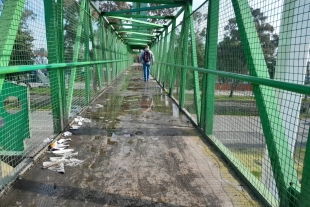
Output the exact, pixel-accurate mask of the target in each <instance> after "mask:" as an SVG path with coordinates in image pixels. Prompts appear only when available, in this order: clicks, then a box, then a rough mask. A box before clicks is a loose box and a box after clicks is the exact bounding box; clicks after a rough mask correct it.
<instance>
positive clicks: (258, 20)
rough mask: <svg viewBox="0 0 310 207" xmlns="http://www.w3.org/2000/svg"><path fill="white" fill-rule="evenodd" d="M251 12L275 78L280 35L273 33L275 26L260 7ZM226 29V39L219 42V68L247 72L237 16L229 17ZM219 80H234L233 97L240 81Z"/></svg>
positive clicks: (224, 80) (222, 79)
mask: <svg viewBox="0 0 310 207" xmlns="http://www.w3.org/2000/svg"><path fill="white" fill-rule="evenodd" d="M251 12H252V16H253V18H254V19H253V20H254V24H255V27H256V31H257V34H258V38H259V40H260V44H261V47H262V51H263V54H264V58H265V62H266V65H267V70H268V72H269V75H270V78H273V76H274V70H275V62H276V48H277V46H278V41H279V36H278V35H277V34H273V32H274V27H273V26H272V25H270V24H269V23H267V22H266V20H267V18H268V17H267V16H264V14H263V12H261V10H260V9H253V8H251ZM224 30H225V31H226V33H225V34H224V39H223V40H222V41H221V42H219V44H218V59H217V69H218V70H222V71H229V72H233V73H239V74H247V73H248V68H247V64H246V59H245V54H244V51H243V47H242V43H241V38H240V33H239V30H238V26H237V21H236V18H232V19H229V20H228V24H227V25H226V26H225V27H224ZM219 80H220V81H222V82H226V81H229V82H232V86H231V91H230V94H229V97H232V96H233V91H234V90H235V88H236V87H237V85H238V83H239V81H238V80H236V79H226V78H219Z"/></svg>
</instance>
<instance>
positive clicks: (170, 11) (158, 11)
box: [148, 3, 177, 24]
mask: <svg viewBox="0 0 310 207" xmlns="http://www.w3.org/2000/svg"><path fill="white" fill-rule="evenodd" d="M161 5H162V4H155V3H150V7H154V6H161ZM176 10H177V9H176V8H165V9H156V10H151V11H149V12H148V15H150V16H174V15H173V14H174V12H175V11H176ZM169 21H171V20H170V19H150V22H152V23H155V24H166V23H168V22H169Z"/></svg>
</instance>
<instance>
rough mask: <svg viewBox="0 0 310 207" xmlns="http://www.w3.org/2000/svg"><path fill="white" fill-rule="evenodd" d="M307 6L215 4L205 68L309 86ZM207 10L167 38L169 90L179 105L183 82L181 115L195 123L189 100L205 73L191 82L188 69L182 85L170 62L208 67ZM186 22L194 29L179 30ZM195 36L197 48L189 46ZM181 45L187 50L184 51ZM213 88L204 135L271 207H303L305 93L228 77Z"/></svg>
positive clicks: (220, 78)
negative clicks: (214, 37) (212, 51)
mask: <svg viewBox="0 0 310 207" xmlns="http://www.w3.org/2000/svg"><path fill="white" fill-rule="evenodd" d="M309 9H310V5H309V3H307V2H304V1H295V2H289V1H274V2H271V1H259V0H251V1H248V2H247V1H241V0H240V1H234V2H224V1H221V2H220V4H219V22H218V23H217V25H218V41H217V59H216V60H207V61H216V68H207V69H212V70H214V69H216V70H218V71H224V72H229V73H233V74H240V75H245V76H256V77H260V78H265V79H269V80H272V79H274V80H277V81H283V84H285V82H288V83H295V84H300V85H307V84H308V82H309V81H308V79H309V77H308V76H309V39H310V38H309V26H308V25H307V22H308V21H309V17H308V16H307V13H308V12H309ZM208 12H209V2H205V3H204V4H203V5H202V6H201V7H199V8H198V9H197V10H196V11H194V12H193V13H192V14H191V16H186V17H185V18H184V19H183V22H181V23H180V24H179V25H178V26H177V27H176V28H173V29H172V30H171V32H170V35H171V34H173V33H175V34H176V45H175V46H174V48H175V62H170V61H169V60H167V61H166V62H164V63H163V64H162V65H163V67H164V68H165V69H166V70H167V71H168V72H169V74H170V76H173V77H174V74H175V82H174V83H173V86H172V89H171V91H172V96H173V97H174V98H175V99H176V100H177V101H178V100H180V97H181V96H182V94H180V88H181V85H182V84H185V92H184V96H185V103H184V110H186V111H187V112H189V114H190V115H191V116H192V117H193V119H194V121H196V118H197V110H196V109H197V108H196V106H197V103H195V102H196V101H197V100H198V101H200V99H196V98H195V95H194V94H195V90H194V85H195V84H198V85H199V94H200V95H201V96H200V97H199V98H201V97H202V94H203V93H206V91H207V89H206V88H203V81H202V80H203V73H202V72H199V73H198V77H199V78H198V80H196V82H195V81H193V79H194V75H193V74H194V73H193V70H192V69H186V82H185V83H182V82H181V70H182V68H181V67H179V66H176V65H187V66H194V67H197V66H198V67H199V68H204V67H206V60H205V58H206V57H205V55H206V54H207V53H206V52H205V49H207V50H208V48H206V47H207V46H208V45H206V40H208V39H206V36H207V37H208V34H207V31H208V30H207V29H208V28H207V27H208V25H209V24H208V22H207V21H208ZM191 19H192V20H193V22H191V21H192V20H191ZM192 23H193V28H194V32H191V31H190V30H187V29H186V31H184V32H185V33H182V32H181V31H182V27H190V25H191V24H192ZM186 32H187V34H186ZM210 32H211V33H212V31H210ZM187 35H188V39H185V37H186V36H187ZM193 37H195V41H196V43H195V46H196V48H195V49H196V51H193V47H192V44H193V41H192V40H193V39H192V38H193ZM169 38H170V37H169ZM159 45H160V43H158V44H157V45H156V47H158V46H159ZM184 47H188V48H187V49H188V52H187V53H185V52H184V51H186V50H185V49H186V48H184ZM159 53H161V50H159ZM184 59H185V61H184ZM186 60H187V61H186ZM195 61H197V66H196V65H195ZM169 64H175V65H174V66H172V65H169ZM169 68H173V70H169ZM163 81H164V82H165V83H164V84H163V85H164V86H165V87H166V86H169V84H168V80H166V79H165V80H163ZM213 87H214V94H207V96H208V97H210V96H213V97H214V102H213V103H214V112H213V114H201V116H206V117H208V116H209V117H210V116H211V117H213V121H212V122H213V125H212V126H211V127H212V135H209V136H210V137H211V139H212V140H213V141H214V143H216V145H217V146H218V147H219V149H220V150H222V151H223V153H224V154H225V155H226V156H227V157H228V159H230V161H232V163H233V164H234V165H235V166H236V167H237V168H238V169H239V170H240V171H241V172H242V173H243V174H244V176H245V177H246V178H247V179H248V180H249V181H250V183H252V185H253V186H254V187H255V188H257V189H258V191H259V192H260V193H261V194H262V195H263V196H264V197H265V199H266V200H267V201H268V202H269V204H270V205H271V206H277V205H284V206H297V205H298V202H300V203H302V205H305V203H309V199H308V198H307V197H305V196H304V195H305V192H308V191H309V190H307V189H309V182H308V181H307V180H308V178H304V179H303V175H306V174H307V173H309V172H304V170H307V171H308V169H305V168H304V164H307V162H306V161H305V157H306V156H305V155H306V146H307V142H308V134H309V120H308V118H307V117H308V114H309V104H308V94H302V93H295V92H291V91H289V90H282V89H277V88H272V87H267V86H263V85H257V84H253V83H251V82H247V81H243V80H241V79H237V78H230V77H228V76H215V84H214V86H213ZM166 88H167V89H168V87H166ZM211 91H212V90H211ZM209 100H210V99H209ZM201 103H202V104H203V100H202V102H201ZM207 106H208V105H207ZM200 124H202V123H200V120H198V122H197V125H198V126H199V127H202V128H203V127H204V126H202V125H200ZM302 185H304V186H302ZM303 189H304V190H303ZM302 196H304V197H302Z"/></svg>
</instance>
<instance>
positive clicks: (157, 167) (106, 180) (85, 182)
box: [0, 69, 262, 207]
mask: <svg viewBox="0 0 310 207" xmlns="http://www.w3.org/2000/svg"><path fill="white" fill-rule="evenodd" d="M142 77H143V75H142V71H141V70H135V69H132V70H129V71H127V72H125V73H124V74H123V75H122V76H121V77H120V78H119V79H118V80H117V81H116V82H114V83H113V85H112V86H110V87H109V88H107V90H106V91H105V92H104V93H103V94H102V95H101V96H100V97H98V99H96V100H95V101H94V102H93V103H92V104H91V105H90V107H88V108H87V109H86V110H85V111H84V112H83V113H82V114H81V116H82V117H86V118H90V119H91V120H92V122H91V123H84V124H83V126H82V127H81V128H80V129H78V130H69V131H71V132H72V133H73V135H72V136H71V139H72V141H71V142H70V148H72V149H74V150H75V152H78V155H77V156H76V157H75V158H77V159H80V160H83V163H82V164H80V165H78V166H75V167H69V166H65V173H64V174H60V173H57V172H54V171H51V170H47V169H41V167H42V162H43V161H48V159H49V157H51V156H53V155H52V154H51V153H49V152H46V153H44V154H43V156H42V158H41V159H40V160H39V161H37V163H35V164H34V165H33V166H32V168H31V169H30V170H28V171H27V172H26V173H25V174H23V175H21V176H20V179H19V180H18V181H17V182H16V183H14V185H13V186H12V187H11V188H10V189H9V190H8V191H7V192H6V194H5V195H4V196H2V198H0V206H3V207H8V206H23V207H25V206H42V207H48V206H72V207H75V206H87V207H90V206H170V207H174V206H223V207H228V206H262V205H260V204H259V202H258V201H257V200H256V199H255V197H253V195H251V192H250V191H248V189H247V187H246V186H245V185H244V184H243V183H242V182H241V181H240V180H238V178H237V176H236V175H235V174H234V172H233V171H232V170H231V169H230V168H229V167H228V166H227V165H226V164H225V161H223V160H222V159H221V158H220V157H219V154H218V153H217V152H216V151H215V150H214V149H213V148H212V147H210V146H209V145H208V143H206V142H205V141H204V140H203V137H202V136H201V134H200V133H199V132H198V131H197V130H196V129H195V128H194V127H193V126H192V125H191V123H190V122H189V120H188V119H187V118H186V117H185V116H184V115H182V114H181V113H180V112H179V110H178V108H177V106H176V105H175V104H174V103H173V102H172V101H171V100H170V99H169V98H168V97H167V96H166V94H165V93H164V92H163V91H162V89H161V88H160V87H159V86H158V85H157V83H156V81H155V80H153V79H151V80H150V81H149V82H144V81H143V80H142ZM96 104H101V105H103V108H98V107H95V106H96Z"/></svg>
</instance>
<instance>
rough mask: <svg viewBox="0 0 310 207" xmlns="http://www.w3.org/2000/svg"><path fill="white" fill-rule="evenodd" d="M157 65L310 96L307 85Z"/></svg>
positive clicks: (203, 69)
mask: <svg viewBox="0 0 310 207" xmlns="http://www.w3.org/2000/svg"><path fill="white" fill-rule="evenodd" d="M157 63H159V64H164V65H171V66H176V67H180V68H186V69H191V70H195V71H198V72H203V73H209V74H212V75H219V76H224V77H227V78H233V79H237V80H242V81H247V82H251V83H253V84H259V85H264V86H270V87H273V88H278V89H283V90H287V91H291V92H296V93H301V94H304V95H310V86H305V85H301V84H296V83H289V82H284V81H277V80H273V79H266V78H259V77H254V76H249V75H242V74H237V73H230V72H225V71H218V70H210V69H206V68H198V67H197V68H196V67H192V66H185V65H177V64H171V63H162V62H157Z"/></svg>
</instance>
